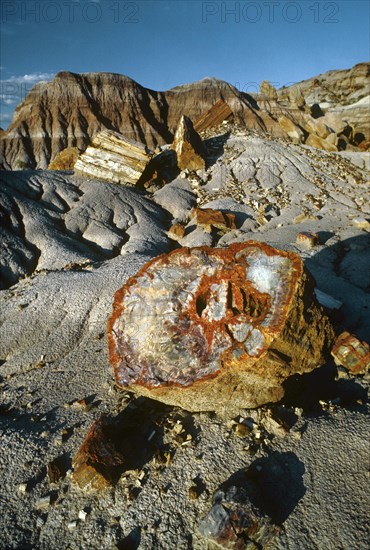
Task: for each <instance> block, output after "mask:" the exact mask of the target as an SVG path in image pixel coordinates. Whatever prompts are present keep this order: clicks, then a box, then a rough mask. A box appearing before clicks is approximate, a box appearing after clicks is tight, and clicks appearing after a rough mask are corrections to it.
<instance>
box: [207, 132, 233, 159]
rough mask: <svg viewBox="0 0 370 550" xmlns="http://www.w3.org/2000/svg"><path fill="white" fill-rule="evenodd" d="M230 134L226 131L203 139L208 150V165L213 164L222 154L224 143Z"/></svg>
mask: <svg viewBox="0 0 370 550" xmlns="http://www.w3.org/2000/svg"><path fill="white" fill-rule="evenodd" d="M230 135H231V132H226V133H225V134H221V135H219V136H215V137H211V138H208V139H205V140H204V141H203V143H204V145H205V147H206V149H207V152H208V155H207V166H208V167H210V166H212V165H213V164H215V162H216V161H217V159H219V158H220V157H222V155H223V154H224V147H225V143H226V142H227V140H228V139H229V137H230Z"/></svg>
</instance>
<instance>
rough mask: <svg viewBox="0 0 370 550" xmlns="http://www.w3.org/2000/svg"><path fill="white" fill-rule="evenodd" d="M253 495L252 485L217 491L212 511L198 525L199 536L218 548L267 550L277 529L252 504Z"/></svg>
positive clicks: (254, 499)
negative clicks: (262, 549) (259, 549)
mask: <svg viewBox="0 0 370 550" xmlns="http://www.w3.org/2000/svg"><path fill="white" fill-rule="evenodd" d="M255 493H256V489H255V487H254V486H253V485H252V483H251V482H249V483H246V484H244V486H241V487H240V486H239V487H238V486H235V485H232V486H231V487H228V488H224V489H219V490H218V491H217V492H216V493H215V495H214V497H213V502H212V508H211V509H210V511H209V512H208V514H207V515H206V516H205V517H204V518H203V519H202V520H201V522H200V524H199V532H200V534H201V535H202V536H203V537H204V538H206V539H208V540H209V541H212V542H213V543H216V544H217V545H218V546H217V547H220V546H221V547H222V548H232V549H233V550H244V549H245V548H249V549H251V550H254V549H257V548H269V547H270V546H269V545H270V544H271V543H272V542H273V541H274V540H275V539H276V538H277V537H278V535H279V533H280V528H279V527H278V526H277V525H275V524H274V523H273V522H272V521H271V519H270V518H269V517H268V516H267V515H266V514H264V513H263V511H262V510H261V509H260V508H259V506H257V505H256V504H255V501H256V498H255Z"/></svg>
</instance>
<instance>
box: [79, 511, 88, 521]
mask: <svg viewBox="0 0 370 550" xmlns="http://www.w3.org/2000/svg"><path fill="white" fill-rule="evenodd" d="M86 517H87V512H86V511H85V510H80V511H79V512H78V519H80V520H81V521H85V520H86Z"/></svg>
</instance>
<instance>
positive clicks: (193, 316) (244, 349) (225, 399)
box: [108, 241, 333, 414]
mask: <svg viewBox="0 0 370 550" xmlns="http://www.w3.org/2000/svg"><path fill="white" fill-rule="evenodd" d="M313 286H314V285H313V283H312V281H311V279H310V278H309V276H308V274H307V273H306V272H305V271H304V269H303V264H302V261H301V259H300V258H299V256H298V255H296V254H293V253H288V252H283V251H279V250H275V249H273V248H272V247H270V246H268V245H265V244H263V243H259V242H254V241H249V242H246V243H238V244H233V245H231V246H230V247H228V248H227V249H217V248H209V247H199V248H193V249H188V248H182V249H179V250H175V251H173V252H171V253H169V254H164V255H162V256H159V257H158V258H155V259H154V260H152V261H151V262H149V263H147V264H146V265H145V266H144V267H143V268H142V269H141V270H140V271H139V272H138V274H137V275H136V276H135V277H132V278H131V279H129V280H128V281H127V283H126V284H125V285H124V286H123V287H122V288H121V289H120V290H119V291H117V293H116V295H115V301H114V306H113V314H112V316H111V318H110V319H109V321H108V342H109V351H110V361H111V364H112V366H113V368H114V372H115V378H116V382H117V384H118V385H119V386H121V387H125V388H129V389H131V390H134V391H135V392H137V393H138V394H141V395H146V396H149V397H152V398H153V399H157V400H159V401H163V402H165V403H168V404H171V405H178V406H180V407H183V408H184V409H187V410H190V411H200V410H217V411H220V412H223V413H225V414H232V413H235V412H236V411H238V410H239V409H240V408H245V407H257V406H259V405H262V404H264V403H268V402H273V401H278V400H280V399H281V398H282V397H283V395H284V390H283V386H282V384H283V382H284V380H286V379H287V378H288V377H289V376H291V375H293V374H297V373H303V372H308V371H311V370H312V369H314V368H316V367H318V366H319V365H321V364H322V362H323V361H324V356H325V354H326V350H327V349H328V348H329V349H330V346H331V343H332V340H333V331H332V327H331V325H330V323H329V321H328V319H327V318H326V317H325V315H324V314H323V311H322V309H321V307H320V306H319V305H318V304H317V302H316V300H315V298H314V294H313Z"/></svg>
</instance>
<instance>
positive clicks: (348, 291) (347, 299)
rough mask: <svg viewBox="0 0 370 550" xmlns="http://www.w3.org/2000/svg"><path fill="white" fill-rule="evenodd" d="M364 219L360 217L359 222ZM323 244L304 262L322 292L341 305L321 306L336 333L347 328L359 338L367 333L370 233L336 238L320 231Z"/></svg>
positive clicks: (369, 323) (366, 338)
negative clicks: (342, 238) (333, 306)
mask: <svg viewBox="0 0 370 550" xmlns="http://www.w3.org/2000/svg"><path fill="white" fill-rule="evenodd" d="M366 221H367V220H362V221H361V219H359V220H358V223H366ZM319 237H320V241H321V243H322V244H325V247H324V248H321V250H320V251H319V252H317V253H316V254H314V255H312V256H310V257H308V258H306V259H305V262H304V263H305V266H306V267H307V269H308V270H309V271H310V273H311V274H312V275H313V277H314V278H315V280H316V283H317V287H318V289H320V290H321V291H322V292H324V293H326V294H328V295H329V296H331V297H333V298H335V300H338V301H339V302H341V303H342V305H341V306H340V304H339V307H335V308H330V307H328V308H326V307H325V304H323V305H324V309H325V311H326V313H327V314H328V316H329V317H330V319H331V321H332V323H333V325H334V328H335V330H336V332H337V334H340V333H341V332H342V331H348V332H350V333H351V334H354V335H355V336H356V337H357V338H359V339H361V340H368V338H369V334H370V315H369V310H370V270H369V265H370V234H369V233H366V232H363V233H362V234H359V235H357V236H355V237H351V238H349V239H345V240H343V241H339V240H337V238H336V237H335V236H334V237H333V236H332V235H331V234H330V233H329V232H320V234H319Z"/></svg>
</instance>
